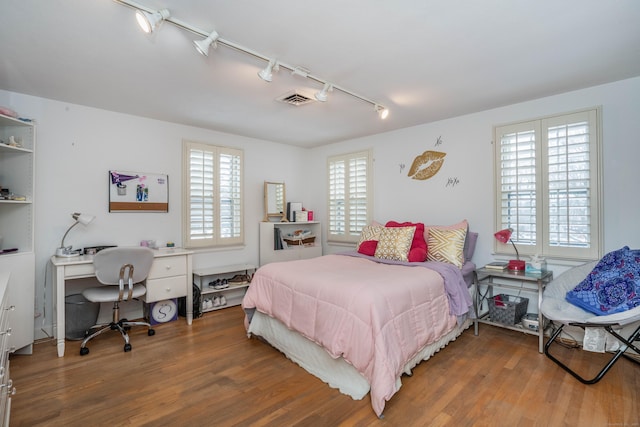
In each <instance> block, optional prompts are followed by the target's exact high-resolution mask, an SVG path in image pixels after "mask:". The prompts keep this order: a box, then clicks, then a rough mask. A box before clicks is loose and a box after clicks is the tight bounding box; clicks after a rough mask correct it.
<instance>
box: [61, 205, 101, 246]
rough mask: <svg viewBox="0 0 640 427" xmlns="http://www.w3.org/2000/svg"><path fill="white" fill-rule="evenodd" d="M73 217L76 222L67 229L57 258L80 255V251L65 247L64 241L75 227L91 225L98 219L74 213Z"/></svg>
mask: <svg viewBox="0 0 640 427" xmlns="http://www.w3.org/2000/svg"><path fill="white" fill-rule="evenodd" d="M71 217H72V218H73V219H75V221H76V222H74V223H73V224H72V225H71V227H69V228H68V229H67V231H66V232H65V233H64V236H62V241H61V242H60V247H59V248H58V249H56V256H59V257H73V256H78V255H80V252H79V251H73V250H71V246H65V245H64V239H65V237H67V234H69V231H71V229H72V228H73V227H75V226H76V225H78V224H82V225H87V224H89V223H90V222H91V221H93V220H94V219H95V218H96V217H95V216H93V215H85V214H81V213H78V212H74V213H72V214H71Z"/></svg>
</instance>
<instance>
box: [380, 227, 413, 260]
mask: <svg viewBox="0 0 640 427" xmlns="http://www.w3.org/2000/svg"><path fill="white" fill-rule="evenodd" d="M415 232H416V227H384V228H383V229H382V232H381V233H380V238H379V239H378V246H377V247H376V253H375V257H376V258H382V259H391V260H394V261H407V260H408V258H407V255H408V254H409V249H410V248H411V242H412V241H413V235H414V233H415Z"/></svg>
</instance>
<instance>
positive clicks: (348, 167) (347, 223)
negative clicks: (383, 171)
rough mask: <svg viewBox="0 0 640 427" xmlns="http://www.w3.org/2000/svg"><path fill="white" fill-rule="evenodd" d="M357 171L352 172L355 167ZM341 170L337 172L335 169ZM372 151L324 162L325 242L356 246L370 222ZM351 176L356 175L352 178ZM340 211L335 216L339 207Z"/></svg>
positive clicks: (345, 155) (346, 155)
mask: <svg viewBox="0 0 640 427" xmlns="http://www.w3.org/2000/svg"><path fill="white" fill-rule="evenodd" d="M356 165H357V167H358V168H359V169H357V170H356V169H355V168H354V166H356ZM338 166H339V167H340V169H338V170H336V167H338ZM372 166H373V155H372V151H371V149H369V150H365V151H358V152H355V153H348V154H341V155H336V156H330V157H329V158H327V219H328V220H327V241H328V242H332V243H343V244H350V243H357V242H358V238H359V237H360V233H361V232H362V229H363V228H364V227H365V226H366V225H368V224H369V223H370V222H371V218H373V167H372ZM354 173H355V174H357V175H355V176H354ZM339 204H342V206H343V208H342V209H340V210H341V212H338V211H337V210H338V205H339Z"/></svg>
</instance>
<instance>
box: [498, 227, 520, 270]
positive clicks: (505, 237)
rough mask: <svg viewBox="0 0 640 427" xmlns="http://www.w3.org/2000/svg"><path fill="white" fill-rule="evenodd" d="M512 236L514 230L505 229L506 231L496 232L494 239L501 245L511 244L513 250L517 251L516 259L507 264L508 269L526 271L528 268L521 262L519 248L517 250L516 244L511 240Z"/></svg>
mask: <svg viewBox="0 0 640 427" xmlns="http://www.w3.org/2000/svg"><path fill="white" fill-rule="evenodd" d="M511 234H513V228H505V229H504V230H500V231H498V232H496V233H495V234H494V235H493V237H495V238H496V240H497V241H498V242H500V243H505V244H506V243H508V242H511V244H512V245H513V249H514V250H515V251H516V258H517V259H512V260H509V263H508V264H507V269H509V270H512V271H524V270H525V267H526V263H525V262H524V261H520V254H519V253H518V248H516V244H515V243H513V240H511Z"/></svg>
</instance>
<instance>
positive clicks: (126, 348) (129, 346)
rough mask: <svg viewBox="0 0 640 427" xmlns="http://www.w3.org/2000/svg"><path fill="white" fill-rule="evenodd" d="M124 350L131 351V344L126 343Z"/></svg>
mask: <svg viewBox="0 0 640 427" xmlns="http://www.w3.org/2000/svg"><path fill="white" fill-rule="evenodd" d="M124 351H125V353H126V352H127V351H131V344H125V345H124Z"/></svg>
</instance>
